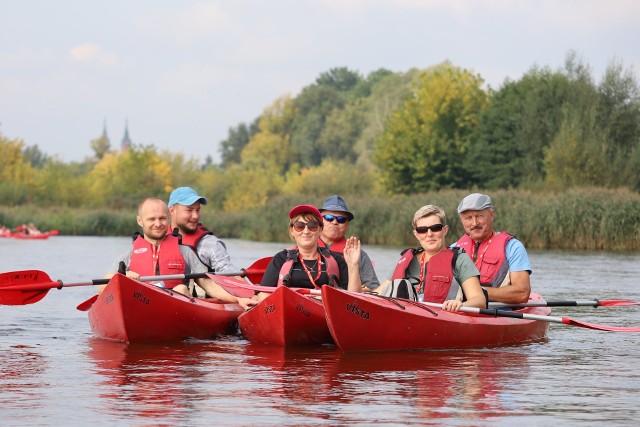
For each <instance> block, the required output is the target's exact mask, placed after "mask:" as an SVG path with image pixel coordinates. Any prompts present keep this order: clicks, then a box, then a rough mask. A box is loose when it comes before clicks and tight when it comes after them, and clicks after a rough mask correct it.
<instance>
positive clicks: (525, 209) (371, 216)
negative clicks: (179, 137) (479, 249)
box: [0, 188, 640, 251]
mask: <svg viewBox="0 0 640 427" xmlns="http://www.w3.org/2000/svg"><path fill="white" fill-rule="evenodd" d="M474 191H478V192H485V193H486V194H489V195H490V196H491V198H492V199H493V203H494V206H495V210H496V221H495V226H496V229H497V230H504V231H508V232H509V233H511V234H514V235H515V236H516V237H517V238H518V239H520V240H521V241H522V242H523V243H524V244H525V246H526V247H527V248H528V249H554V250H556V249H558V250H606V251H638V250H640V194H638V193H636V192H633V191H631V190H627V189H603V188H580V189H570V190H567V191H566V192H562V193H551V192H542V193H537V192H530V191H523V190H495V191H483V190H472V191H462V190H442V191H438V192H429V193H423V194H416V195H411V196H406V195H394V196H389V197H382V196H370V195H367V196H357V195H349V194H342V196H343V197H344V198H345V199H346V200H347V203H348V205H349V208H350V210H351V211H352V212H353V213H354V215H355V219H354V221H353V222H352V223H351V225H350V228H349V234H351V235H356V236H358V237H359V238H360V239H361V240H362V242H363V244H365V245H380V246H398V247H408V246H412V245H415V239H414V238H413V235H412V234H411V218H412V217H413V214H414V212H415V211H416V210H417V209H418V208H419V207H421V206H423V205H425V204H436V205H439V206H441V207H442V208H444V209H445V211H446V213H447V221H448V223H449V225H450V227H451V230H450V232H449V235H448V238H447V243H448V244H449V243H453V241H454V240H455V239H456V238H457V237H458V236H460V235H461V234H462V233H463V232H464V230H463V228H462V226H461V224H460V220H459V217H458V215H457V212H456V208H457V206H458V203H459V202H460V200H461V199H462V198H463V197H464V196H466V195H467V194H469V193H470V192H474ZM326 196H328V195H324V194H323V195H322V196H320V197H305V196H303V195H297V196H279V197H275V198H273V199H271V200H269V201H268V202H267V204H266V206H264V207H262V208H256V209H250V210H245V211H242V212H233V213H231V212H222V211H220V210H218V209H216V208H215V207H214V206H213V205H214V203H211V204H209V205H207V206H203V208H202V217H201V221H202V223H203V224H204V225H205V226H207V227H208V228H209V229H210V230H212V231H213V233H214V234H215V235H217V236H218V237H221V238H238V239H244V240H250V241H251V240H253V241H265V242H269V241H271V242H289V236H288V234H287V232H286V230H287V227H286V223H287V220H286V218H287V212H288V210H289V209H290V208H291V206H294V205H296V204H299V203H312V204H315V205H317V206H320V205H321V204H322V201H323V200H324V198H325V197H326ZM135 216H136V212H135V209H121V210H115V209H113V210H110V209H88V208H68V207H62V206H38V205H33V204H30V205H20V206H13V207H8V206H0V224H2V225H4V226H5V227H9V228H13V227H15V226H17V225H19V224H22V223H25V222H33V223H35V224H36V225H37V226H38V228H39V229H40V230H43V231H46V230H50V229H57V230H59V231H60V234H61V235H77V236H81V235H85V236H129V235H131V234H133V233H134V232H135V231H137V230H138V225H137V224H136V220H135Z"/></svg>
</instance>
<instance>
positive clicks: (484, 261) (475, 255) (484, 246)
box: [456, 231, 513, 287]
mask: <svg viewBox="0 0 640 427" xmlns="http://www.w3.org/2000/svg"><path fill="white" fill-rule="evenodd" d="M511 239H513V236H512V235H511V234H509V233H505V232H504V231H501V232H498V233H494V234H493V236H491V238H489V239H487V240H485V241H484V242H481V243H480V245H479V246H476V242H475V241H474V240H472V239H471V237H469V235H468V234H465V235H464V236H462V237H461V238H460V240H458V242H457V243H456V246H457V247H459V248H460V249H464V251H465V252H466V253H467V254H469V257H470V258H471V259H472V260H473V262H474V264H475V265H476V267H477V268H478V271H480V284H481V285H482V286H491V287H498V286H500V284H501V283H502V282H503V281H504V279H505V277H507V274H509V263H508V262H507V251H506V249H507V242H508V241H509V240H511Z"/></svg>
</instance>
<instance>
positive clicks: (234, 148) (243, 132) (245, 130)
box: [220, 117, 260, 167]
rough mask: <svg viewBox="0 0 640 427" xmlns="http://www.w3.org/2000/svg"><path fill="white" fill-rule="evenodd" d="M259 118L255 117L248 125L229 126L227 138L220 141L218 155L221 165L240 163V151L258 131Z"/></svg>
mask: <svg viewBox="0 0 640 427" xmlns="http://www.w3.org/2000/svg"><path fill="white" fill-rule="evenodd" d="M259 120H260V118H259V117H258V118H257V119H255V120H254V121H253V122H252V123H251V124H250V125H246V124H245V123H240V124H239V125H238V126H236V127H232V128H229V133H228V136H227V139H225V140H224V141H222V142H221V143H220V156H221V157H222V166H223V167H227V166H229V165H230V164H232V163H240V153H241V152H242V149H243V148H244V147H245V145H247V144H248V143H249V141H250V140H251V137H252V136H253V135H255V134H256V133H257V132H258V131H259V129H260V128H259V126H258V122H259Z"/></svg>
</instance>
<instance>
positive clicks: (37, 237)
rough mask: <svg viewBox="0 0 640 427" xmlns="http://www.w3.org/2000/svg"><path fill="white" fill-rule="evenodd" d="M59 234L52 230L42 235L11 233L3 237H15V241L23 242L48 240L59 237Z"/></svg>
mask: <svg viewBox="0 0 640 427" xmlns="http://www.w3.org/2000/svg"><path fill="white" fill-rule="evenodd" d="M58 234H60V233H59V232H58V230H51V231H44V232H42V233H37V234H26V233H20V232H17V233H9V234H8V235H5V236H3V237H13V238H14V239H21V240H44V239H48V238H49V237H51V236H57V235H58Z"/></svg>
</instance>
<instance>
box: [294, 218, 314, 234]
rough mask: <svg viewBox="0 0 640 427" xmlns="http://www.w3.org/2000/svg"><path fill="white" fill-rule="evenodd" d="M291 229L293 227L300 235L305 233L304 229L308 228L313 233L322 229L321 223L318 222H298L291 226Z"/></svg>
mask: <svg viewBox="0 0 640 427" xmlns="http://www.w3.org/2000/svg"><path fill="white" fill-rule="evenodd" d="M291 227H293V229H294V230H296V231H297V232H298V233H300V232H302V231H304V228H305V227H307V228H308V229H309V231H310V232H312V233H313V232H314V231H316V230H318V227H320V223H319V222H318V221H309V222H302V221H296V222H294V223H293V224H291Z"/></svg>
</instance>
